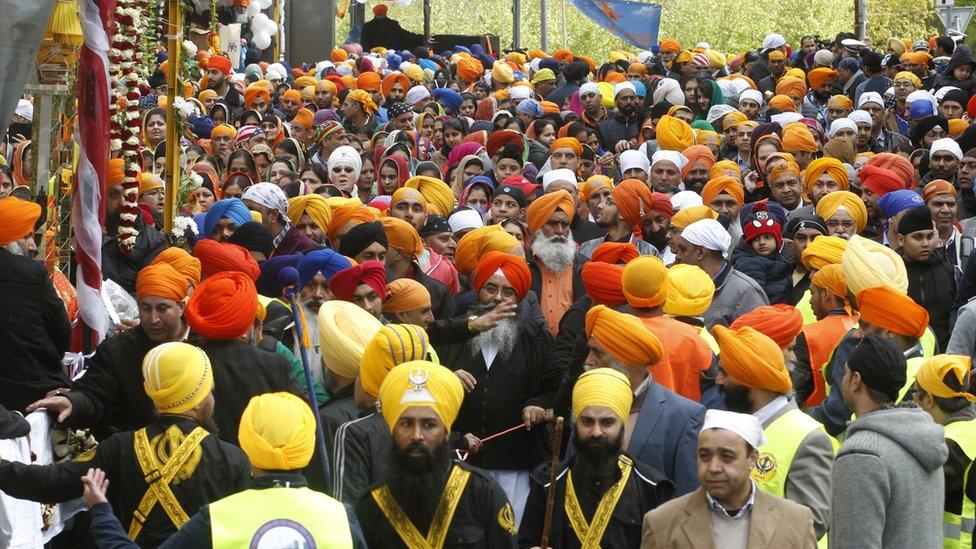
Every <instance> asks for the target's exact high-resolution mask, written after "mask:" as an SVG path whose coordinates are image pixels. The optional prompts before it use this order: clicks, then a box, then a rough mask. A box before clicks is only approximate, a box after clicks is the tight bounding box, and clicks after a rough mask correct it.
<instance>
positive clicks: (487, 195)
mask: <svg viewBox="0 0 976 549" xmlns="http://www.w3.org/2000/svg"><path fill="white" fill-rule="evenodd" d="M493 189H494V185H493V184H492V181H491V179H490V178H489V177H488V176H485V175H476V176H474V177H472V178H470V179H468V181H467V183H466V184H465V185H464V189H462V190H461V197H460V198H459V199H458V205H459V206H472V207H474V208H477V209H478V210H479V211H480V212H481V217H482V218H484V217H485V215H486V214H487V213H488V208H489V207H490V205H491V195H492V190H493Z"/></svg>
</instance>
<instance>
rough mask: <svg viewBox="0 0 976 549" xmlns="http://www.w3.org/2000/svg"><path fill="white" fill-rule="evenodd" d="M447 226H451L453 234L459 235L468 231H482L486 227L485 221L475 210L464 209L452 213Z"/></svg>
mask: <svg viewBox="0 0 976 549" xmlns="http://www.w3.org/2000/svg"><path fill="white" fill-rule="evenodd" d="M447 224H448V225H450V226H451V232H452V233H459V232H461V231H463V230H466V229H480V228H481V227H484V226H485V220H484V219H482V218H481V214H479V213H478V212H476V211H475V210H472V209H470V208H464V209H461V210H458V211H456V212H454V213H452V214H451V216H450V217H448V218H447Z"/></svg>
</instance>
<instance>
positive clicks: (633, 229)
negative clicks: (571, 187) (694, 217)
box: [579, 179, 671, 258]
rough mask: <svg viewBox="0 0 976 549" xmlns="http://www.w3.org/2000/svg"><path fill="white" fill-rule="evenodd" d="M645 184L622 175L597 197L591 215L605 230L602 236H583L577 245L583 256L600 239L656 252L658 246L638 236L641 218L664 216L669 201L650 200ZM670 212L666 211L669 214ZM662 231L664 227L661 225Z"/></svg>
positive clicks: (669, 206) (592, 248) (589, 253)
mask: <svg viewBox="0 0 976 549" xmlns="http://www.w3.org/2000/svg"><path fill="white" fill-rule="evenodd" d="M655 194H658V195H660V193H651V191H650V190H649V189H648V187H647V185H646V184H645V183H643V182H641V181H639V180H637V179H625V180H623V181H621V182H620V184H619V185H617V186H616V187H613V188H612V189H611V190H610V192H609V193H606V194H605V197H604V199H603V200H601V201H600V204H599V209H598V213H597V214H596V215H595V216H594V217H595V220H594V221H595V222H596V226H597V227H600V228H601V229H603V230H605V231H607V234H606V236H604V237H601V238H594V239H593V240H587V241H586V242H584V243H583V244H582V245H580V248H579V254H580V255H582V256H583V257H585V258H589V257H591V256H592V255H593V251H594V250H596V248H597V247H598V246H599V245H600V244H603V243H604V242H629V243H631V244H633V245H634V246H636V247H637V252H638V253H639V254H641V255H658V254H659V252H658V249H657V248H656V247H655V246H654V245H653V244H650V243H649V242H647V241H645V240H644V239H642V238H641V237H642V236H643V232H642V230H643V225H644V220H645V219H647V218H648V217H651V216H654V215H660V216H664V215H665V212H668V213H669V212H670V210H671V202H670V200H667V199H666V198H665V197H663V195H661V196H662V198H665V199H664V200H657V201H655V200H654V195H655ZM669 216H670V215H669ZM665 232H667V229H666V228H665Z"/></svg>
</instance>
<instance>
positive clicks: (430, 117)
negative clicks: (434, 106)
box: [414, 111, 438, 141]
mask: <svg viewBox="0 0 976 549" xmlns="http://www.w3.org/2000/svg"><path fill="white" fill-rule="evenodd" d="M437 118H438V117H437V116H436V115H434V114H431V113H430V112H428V111H424V112H422V113H420V116H418V117H417V119H416V120H415V121H414V127H415V128H416V129H417V131H418V132H420V135H422V136H424V137H425V138H427V139H430V140H432V141H433V140H434V122H435V121H436V120H437Z"/></svg>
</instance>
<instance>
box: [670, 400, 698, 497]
mask: <svg viewBox="0 0 976 549" xmlns="http://www.w3.org/2000/svg"><path fill="white" fill-rule="evenodd" d="M704 421H705V409H704V408H698V409H697V410H696V411H695V413H694V415H692V416H691V417H690V418H689V419H688V422H687V423H686V424H685V426H684V429H683V430H682V431H681V436H680V437H679V439H678V446H677V448H676V449H675V453H674V478H673V479H672V481H673V482H674V487H675V493H676V494H677V495H678V496H683V495H685V494H687V493H689V492H694V491H695V489H697V488H698V486H699V483H698V432H699V431H701V427H702V423H703V422H704Z"/></svg>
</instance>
